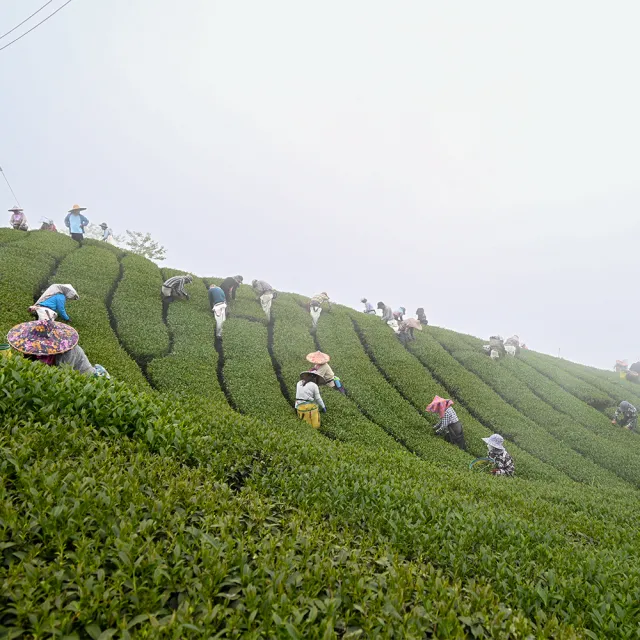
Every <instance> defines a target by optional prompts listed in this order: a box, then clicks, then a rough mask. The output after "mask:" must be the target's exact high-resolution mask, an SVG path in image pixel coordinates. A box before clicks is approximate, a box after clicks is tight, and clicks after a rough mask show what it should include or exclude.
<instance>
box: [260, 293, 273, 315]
mask: <svg viewBox="0 0 640 640" xmlns="http://www.w3.org/2000/svg"><path fill="white" fill-rule="evenodd" d="M272 302H273V292H272V291H270V292H269V293H263V294H262V295H261V296H260V304H261V305H262V310H263V311H264V312H265V314H266V315H267V319H270V318H271V303H272Z"/></svg>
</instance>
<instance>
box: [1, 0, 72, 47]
mask: <svg viewBox="0 0 640 640" xmlns="http://www.w3.org/2000/svg"><path fill="white" fill-rule="evenodd" d="M70 2H72V0H67V1H66V2H65V3H64V4H63V5H62V6H61V7H58V8H57V9H56V10H55V11H54V12H53V13H50V14H49V15H48V16H47V17H46V18H44V19H43V20H40V22H38V24H36V25H35V26H33V27H31V29H29V30H28V31H25V32H24V33H23V34H22V35H20V36H18V37H17V38H15V40H11V42H8V43H7V44H5V45H4V46H3V47H0V51H4V50H5V49H6V48H7V47H10V46H11V45H12V44H13V43H14V42H18V40H22V38H24V37H25V36H26V35H27V34H28V33H31V32H32V31H33V30H34V29H37V28H38V27H39V26H40V25H41V24H43V23H45V22H46V21H47V20H48V19H49V18H53V16H55V15H56V13H58V11H61V10H62V9H64V8H65V7H66V6H67V5H68V4H69V3H70Z"/></svg>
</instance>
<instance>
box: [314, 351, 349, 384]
mask: <svg viewBox="0 0 640 640" xmlns="http://www.w3.org/2000/svg"><path fill="white" fill-rule="evenodd" d="M329 360H331V357H330V356H329V355H328V354H326V353H322V351H314V352H313V353H308V354H307V362H310V363H311V364H313V365H314V366H313V369H312V371H314V372H315V373H316V374H318V376H319V377H320V380H319V382H318V385H326V386H327V387H331V388H332V389H336V390H338V391H340V393H346V391H345V388H344V386H343V384H342V382H341V380H340V378H338V377H337V376H336V375H335V373H333V369H332V368H331V367H330V366H329Z"/></svg>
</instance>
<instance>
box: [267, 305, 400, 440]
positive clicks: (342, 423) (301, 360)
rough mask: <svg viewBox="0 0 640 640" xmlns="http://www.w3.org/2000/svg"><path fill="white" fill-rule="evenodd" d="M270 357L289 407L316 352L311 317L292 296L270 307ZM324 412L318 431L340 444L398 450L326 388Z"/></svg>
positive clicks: (350, 403)
mask: <svg viewBox="0 0 640 640" xmlns="http://www.w3.org/2000/svg"><path fill="white" fill-rule="evenodd" d="M271 313H272V316H273V319H274V321H273V354H274V357H275V359H276V362H277V364H278V366H279V368H280V372H281V377H282V379H283V381H284V383H285V385H286V387H287V391H288V393H289V398H290V399H291V404H293V401H294V400H295V397H296V396H295V392H296V384H297V383H298V380H299V376H300V372H301V371H304V370H306V369H307V368H309V367H311V366H312V365H310V364H309V363H308V362H307V361H306V360H305V357H306V355H307V354H308V353H311V352H312V351H316V347H315V343H314V341H313V338H312V336H311V334H310V333H309V330H310V328H311V318H310V316H309V314H308V313H307V312H306V311H305V310H304V309H302V307H300V305H299V304H298V302H297V301H296V299H295V297H294V296H292V295H289V294H286V293H284V294H278V298H277V300H276V301H275V302H274V304H273V306H272V311H271ZM320 392H321V394H322V399H323V400H324V402H325V404H326V406H327V413H325V414H323V415H322V422H321V431H322V432H323V433H325V434H326V435H328V436H329V437H331V438H336V439H338V440H342V441H343V442H359V443H362V444H365V445H367V446H371V447H381V448H385V449H389V450H393V449H396V448H398V447H400V446H401V445H399V444H398V443H397V442H396V441H395V440H394V439H393V438H392V437H391V436H389V435H388V434H387V433H386V432H385V431H384V430H383V429H382V428H381V427H379V426H378V425H377V424H374V423H373V422H371V421H370V420H368V419H367V418H365V417H364V416H363V415H362V413H361V412H360V410H359V409H358V407H357V405H356V404H355V403H354V402H353V401H352V400H351V399H350V398H348V397H346V396H344V395H343V394H341V393H338V392H337V391H335V390H333V389H330V388H329V387H324V386H323V387H321V389H320Z"/></svg>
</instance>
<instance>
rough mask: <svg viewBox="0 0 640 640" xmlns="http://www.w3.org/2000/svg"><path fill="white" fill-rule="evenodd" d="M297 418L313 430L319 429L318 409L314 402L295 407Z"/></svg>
mask: <svg viewBox="0 0 640 640" xmlns="http://www.w3.org/2000/svg"><path fill="white" fill-rule="evenodd" d="M296 411H297V412H298V418H300V419H301V420H304V421H305V422H308V423H309V424H310V425H311V426H312V427H313V428H314V429H319V428H320V409H319V408H318V405H317V404H316V403H315V402H305V403H304V404H300V405H298V406H297V407H296Z"/></svg>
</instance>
